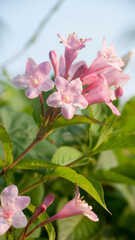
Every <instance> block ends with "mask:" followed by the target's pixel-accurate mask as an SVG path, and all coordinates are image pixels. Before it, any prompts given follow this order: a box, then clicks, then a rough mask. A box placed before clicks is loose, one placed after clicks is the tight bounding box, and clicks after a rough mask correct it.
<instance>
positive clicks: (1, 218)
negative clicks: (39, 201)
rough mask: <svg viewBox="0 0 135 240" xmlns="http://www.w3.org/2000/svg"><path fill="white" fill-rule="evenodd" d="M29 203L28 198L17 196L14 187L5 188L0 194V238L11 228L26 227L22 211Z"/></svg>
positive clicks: (16, 190)
mask: <svg viewBox="0 0 135 240" xmlns="http://www.w3.org/2000/svg"><path fill="white" fill-rule="evenodd" d="M29 203H30V198H29V197H26V196H18V188H17V187H16V186H15V185H10V186H8V187H6V188H5V189H4V190H3V191H2V193H1V207H0V236H1V235H3V234H4V233H5V232H6V231H7V230H8V229H9V228H10V227H11V226H13V227H15V228H22V227H25V226H26V225H27V219H26V217H25V215H24V214H23V212H22V210H23V209H24V208H26V207H27V206H28V205H29Z"/></svg>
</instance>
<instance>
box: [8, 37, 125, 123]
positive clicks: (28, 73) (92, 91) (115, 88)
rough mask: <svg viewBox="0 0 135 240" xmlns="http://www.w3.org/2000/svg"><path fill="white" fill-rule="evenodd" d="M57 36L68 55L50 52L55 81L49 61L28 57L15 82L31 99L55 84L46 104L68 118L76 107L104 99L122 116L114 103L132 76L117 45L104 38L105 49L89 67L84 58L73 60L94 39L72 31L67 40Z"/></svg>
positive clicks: (83, 106)
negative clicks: (118, 52)
mask: <svg viewBox="0 0 135 240" xmlns="http://www.w3.org/2000/svg"><path fill="white" fill-rule="evenodd" d="M58 37H60V39H61V43H63V44H64V46H65V54H64V56H63V55H62V56H61V57H60V60H58V57H57V54H56V52H55V51H50V53H49V57H50V61H51V64H52V66H53V69H54V74H55V81H54V82H53V81H52V80H51V78H50V77H49V76H48V74H49V72H50V70H51V64H50V62H43V63H41V64H40V65H37V64H36V63H35V62H34V60H33V59H31V58H29V59H28V61H27V64H26V70H25V74H22V75H18V76H17V77H15V78H14V79H13V84H14V85H15V86H16V87H18V88H21V89H25V88H28V89H27V90H26V96H27V97H28V98H31V99H32V98H36V97H37V96H39V95H40V94H41V93H42V91H44V92H47V91H49V90H51V89H53V88H54V86H55V89H56V91H54V92H53V93H52V94H51V95H50V96H49V97H48V99H47V100H46V103H47V105H48V106H50V107H53V108H61V113H62V115H63V116H64V117H65V118H67V119H71V118H72V117H73V115H74V114H75V110H76V108H78V109H85V108H87V106H88V105H91V104H94V103H100V102H105V104H107V105H108V106H109V107H110V108H111V110H112V112H113V113H114V114H116V115H120V113H119V111H118V109H117V108H116V107H115V106H114V105H113V103H112V102H113V101H114V100H115V99H116V98H117V97H121V96H122V95H123V89H122V87H123V86H124V85H125V84H126V82H127V80H128V79H129V75H127V74H123V72H122V67H123V66H124V62H123V61H122V59H121V58H118V57H117V55H116V52H115V48H114V45H110V46H108V47H106V42H105V38H104V39H103V47H102V50H100V51H99V52H98V54H97V57H96V59H95V60H94V61H93V62H92V64H91V65H90V66H89V67H88V66H87V65H86V63H85V61H80V62H77V63H73V62H74V60H75V59H76V58H77V56H78V52H79V50H81V49H82V48H83V47H85V43H86V42H87V41H90V40H91V39H90V38H88V39H78V38H77V37H76V35H75V33H73V34H69V37H68V39H66V38H65V37H63V36H62V35H60V34H58Z"/></svg>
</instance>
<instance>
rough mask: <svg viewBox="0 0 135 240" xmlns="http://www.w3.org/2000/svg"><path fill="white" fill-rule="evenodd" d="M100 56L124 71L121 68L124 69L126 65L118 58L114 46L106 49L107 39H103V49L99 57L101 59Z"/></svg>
mask: <svg viewBox="0 0 135 240" xmlns="http://www.w3.org/2000/svg"><path fill="white" fill-rule="evenodd" d="M100 56H103V57H104V58H105V60H106V61H107V63H108V64H109V65H111V66H113V67H114V68H116V69H118V70H120V71H122V70H121V67H123V66H124V65H125V64H124V62H123V61H122V59H121V58H118V57H117V55H116V51H115V47H114V45H113V44H111V45H110V46H108V47H106V39H105V37H104V38H103V48H102V50H101V51H99V52H98V57H100Z"/></svg>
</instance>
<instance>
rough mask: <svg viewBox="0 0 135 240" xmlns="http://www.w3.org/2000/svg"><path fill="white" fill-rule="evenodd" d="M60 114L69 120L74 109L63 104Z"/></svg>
mask: <svg viewBox="0 0 135 240" xmlns="http://www.w3.org/2000/svg"><path fill="white" fill-rule="evenodd" d="M61 113H62V115H63V116H64V117H65V118H67V119H71V118H72V117H73V115H74V113H75V107H74V106H72V105H70V104H63V106H62V108H61Z"/></svg>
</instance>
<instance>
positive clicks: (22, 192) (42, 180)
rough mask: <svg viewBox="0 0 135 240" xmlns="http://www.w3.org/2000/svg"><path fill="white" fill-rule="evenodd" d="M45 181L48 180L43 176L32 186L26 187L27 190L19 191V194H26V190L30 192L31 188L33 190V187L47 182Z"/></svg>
mask: <svg viewBox="0 0 135 240" xmlns="http://www.w3.org/2000/svg"><path fill="white" fill-rule="evenodd" d="M45 181H46V177H44V178H42V179H41V180H39V181H38V182H36V183H34V184H33V185H31V186H30V187H28V188H26V189H25V190H23V191H21V192H20V193H19V195H23V194H25V193H26V192H29V191H30V190H32V189H34V188H36V187H37V186H39V185H40V183H43V182H45Z"/></svg>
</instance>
